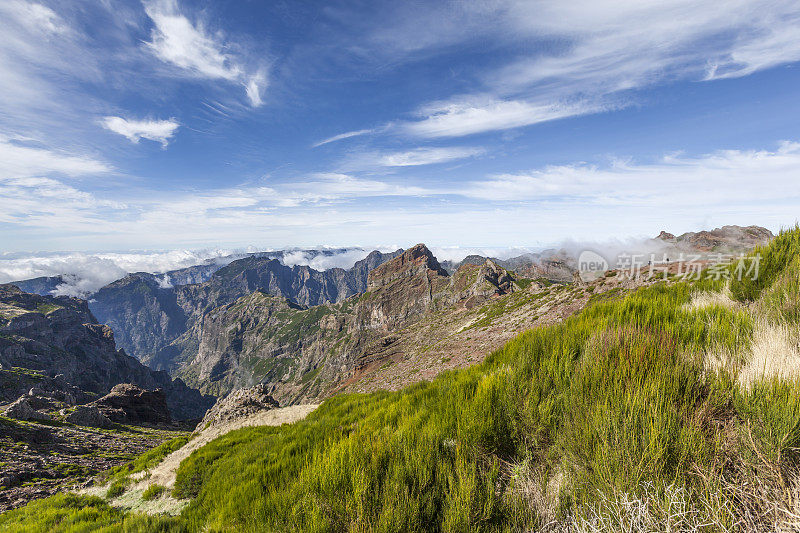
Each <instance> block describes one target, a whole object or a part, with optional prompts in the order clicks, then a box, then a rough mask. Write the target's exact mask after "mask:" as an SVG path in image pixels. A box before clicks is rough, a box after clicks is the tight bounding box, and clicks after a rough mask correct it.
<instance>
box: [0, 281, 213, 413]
mask: <svg viewBox="0 0 800 533" xmlns="http://www.w3.org/2000/svg"><path fill="white" fill-rule="evenodd" d="M40 382H46V383H48V384H50V385H53V386H56V387H58V388H65V387H66V388H67V389H68V392H70V393H72V391H73V388H77V389H78V390H80V391H82V393H88V394H89V395H95V396H99V395H103V394H106V393H107V392H109V391H110V390H111V388H112V387H113V386H114V385H116V384H118V383H134V384H137V385H139V386H141V387H144V388H147V389H156V388H161V389H163V390H164V392H165V393H166V395H167V401H168V403H169V406H170V409H171V410H172V411H173V413H174V416H175V417H176V418H177V419H190V418H199V417H201V416H202V415H203V413H204V412H205V410H206V409H207V408H208V407H210V403H213V399H211V398H204V397H203V396H202V395H201V394H200V393H199V392H198V391H196V390H193V389H190V388H188V387H187V386H186V385H185V384H184V383H183V382H182V381H180V380H173V379H172V378H170V376H169V374H167V373H166V372H157V371H154V370H151V369H149V368H147V367H146V366H144V365H142V364H141V363H140V362H139V361H137V360H136V359H135V358H133V357H129V356H127V355H125V353H124V352H122V351H117V349H116V346H115V342H114V335H113V333H112V331H111V329H110V328H109V327H108V326H105V325H102V324H98V323H97V320H96V319H95V318H94V316H92V313H91V312H90V311H89V307H88V305H87V303H86V301H84V300H79V299H76V298H68V297H57V298H56V297H51V296H39V295H36V294H28V293H24V292H22V291H20V290H19V289H18V288H17V287H15V286H13V285H0V383H1V384H2V386H1V387H0V394H2V398H3V400H4V401H11V400H14V399H16V398H17V397H18V396H19V395H20V394H22V393H24V392H26V391H27V390H28V389H30V388H31V386H33V385H36V384H39V383H40Z"/></svg>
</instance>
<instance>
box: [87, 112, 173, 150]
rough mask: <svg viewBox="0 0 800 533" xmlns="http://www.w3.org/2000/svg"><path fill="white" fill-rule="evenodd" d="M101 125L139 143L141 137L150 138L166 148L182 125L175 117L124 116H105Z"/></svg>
mask: <svg viewBox="0 0 800 533" xmlns="http://www.w3.org/2000/svg"><path fill="white" fill-rule="evenodd" d="M101 125H102V126H103V127H104V128H106V129H107V130H109V131H113V132H114V133H118V134H120V135H122V136H123V137H126V138H127V139H128V140H129V141H131V142H133V143H138V142H139V139H149V140H151V141H155V142H159V143H161V145H162V146H163V147H165V148H166V146H167V145H168V144H169V140H170V139H171V138H172V137H173V136H174V135H175V132H176V131H177V130H178V128H179V127H180V124H179V123H178V122H177V121H176V120H175V119H169V120H129V119H125V118H122V117H105V118H103V120H102V121H101Z"/></svg>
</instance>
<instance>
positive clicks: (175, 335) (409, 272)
mask: <svg viewBox="0 0 800 533" xmlns="http://www.w3.org/2000/svg"><path fill="white" fill-rule="evenodd" d="M771 236H772V234H771V233H770V232H769V231H768V230H766V229H764V228H758V227H754V226H751V227H738V226H725V227H723V228H719V229H715V230H712V231H704V232H699V233H689V234H684V235H681V236H679V237H674V236H672V235H670V234H667V233H664V232H662V234H661V235H659V236H658V237H657V238H656V239H653V240H652V241H651V243H650V245H651V247H653V246H655V247H666V248H668V249H671V250H675V251H683V250H688V251H702V252H716V251H734V250H742V251H744V250H749V249H751V248H752V247H753V246H755V245H757V244H763V243H765V242H767V241H768V240H769V239H770V237H771ZM304 253H305V252H304ZM314 253H319V254H323V255H326V254H327V255H330V254H335V253H336V252H335V251H327V250H326V251H318V252H314ZM312 255H313V254H312ZM292 258H293V257H292V256H291V255H290V254H289V253H288V252H265V253H260V254H250V255H248V256H246V257H242V258H239V259H235V260H232V261H227V262H225V261H222V262H217V263H214V264H205V265H199V266H197V267H189V268H186V269H181V270H176V271H171V272H167V273H165V274H149V273H134V274H130V275H128V276H126V277H124V278H122V279H120V280H117V281H115V282H113V283H111V284H109V285H106V286H105V287H103V288H101V289H100V290H99V291H97V292H95V293H94V294H93V295H92V296H91V300H90V302H89V307H90V309H91V312H92V313H93V314H94V316H96V317H97V319H98V320H99V321H100V322H102V323H105V324H107V325H108V326H110V327H111V328H112V329H113V331H114V332H115V337H116V342H117V347H118V348H121V349H123V350H124V351H125V352H126V353H128V354H130V355H133V356H135V357H136V358H137V359H139V360H140V361H142V362H143V363H145V364H146V365H148V366H149V367H151V368H154V369H157V370H165V371H167V372H169V373H170V374H171V375H172V376H177V377H181V378H182V379H183V380H185V381H186V382H187V383H188V384H189V385H191V386H193V387H196V388H198V389H199V390H201V391H203V392H204V393H209V394H214V395H224V394H227V393H228V392H230V391H231V390H233V389H236V388H239V387H246V386H250V385H253V384H255V383H264V384H266V385H268V386H269V387H270V391H271V393H272V394H274V396H275V397H276V399H278V400H279V401H281V403H287V402H288V403H296V402H300V401H307V400H312V399H319V398H323V397H326V396H327V395H330V394H332V393H334V392H336V391H339V390H346V389H347V388H348V387H351V386H352V385H353V383H355V382H357V381H358V380H361V379H363V377H364V372H365V371H367V370H369V371H374V370H375V366H376V365H380V367H381V368H382V367H385V366H387V365H391V364H394V363H397V362H399V361H401V360H406V361H408V360H410V359H411V360H413V359H415V358H416V359H419V360H425V361H428V358H429V357H430V356H429V355H426V354H424V353H422V352H424V350H423V351H422V352H421V351H420V350H419V349H418V347H419V346H430V347H432V348H434V349H433V351H432V352H431V353H438V349H437V348H435V344H436V343H433V344H429V341H431V339H434V338H435V339H437V342H439V339H441V340H442V343H440V344H441V345H442V346H445V345H447V343H448V342H449V341H450V340H454V339H459V342H460V343H462V344H463V343H465V346H466V347H467V348H469V349H468V350H467V351H470V352H476V353H477V352H483V351H485V350H486V349H487V348H488V347H490V346H492V345H493V343H494V342H495V340H496V339H495V340H493V339H492V338H491V337H497V338H505V335H506V334H507V333H508V332H509V331H510V332H515V331H521V329H522V328H524V327H530V325H531V324H532V323H534V322H536V321H537V320H539V317H545V318H546V317H547V316H551V317H552V316H555V315H553V312H552V311H548V310H547V308H544V309H542V310H535V309H534V308H535V305H533V303H534V302H535V301H536V300H537V299H540V298H541V299H543V300H546V298H545V297H544V296H543V294H542V293H541V289H542V287H544V286H546V285H547V284H549V283H550V282H551V281H556V282H557V283H564V282H571V281H572V279H573V275H574V273H575V271H576V270H575V269H576V259H575V257H574V254H571V253H569V252H567V251H565V250H546V251H543V252H540V253H526V254H523V255H520V256H517V257H513V258H510V259H506V260H500V259H496V258H486V257H482V256H478V255H470V256H467V257H466V258H465V259H463V260H462V261H460V262H458V263H454V262H449V261H444V262H442V263H440V262H439V261H438V260H437V259H436V258H435V257H434V256H433V254H432V253H431V252H430V250H428V248H427V247H425V246H424V245H417V246H415V247H413V248H410V249H408V250H405V251H403V250H397V251H395V252H392V253H381V252H379V251H373V252H371V253H370V254H369V255H367V257H366V258H364V259H363V260H361V261H358V262H357V263H355V265H354V266H353V267H352V268H350V269H342V268H331V269H328V270H324V271H320V270H316V269H314V268H311V267H309V266H300V265H293V266H290V265H291V263H292ZM221 263H226V264H221ZM287 263H288V264H287ZM537 279H545V280H546V283H545V285H544V286H542V285H540V284H538V282H535V280H537ZM518 282H519V283H518ZM532 282H534V284H533V286H532V288H531V290H526V291H523V293H522V294H520V296H518V297H515V298H514V299H513V300H514V301H513V302H511V301H510V300H508V298H500V300H497V302H496V304H491V301H494V300H492V299H493V298H494V299H495V300H496V297H500V296H505V295H509V294H512V293H515V292H519V289H520V288H526V289H527V288H528V287H530V286H531V285H530V284H531V283H532ZM57 283H59V278H37V279H35V280H27V281H24V282H19V283H18V285H19V286H24V287H26V288H28V289H29V290H36V291H37V292H38V291H44V290H48V289H49V288H51V287H52V286H53V285H54V284H57ZM520 283H521V285H520ZM551 296H552V295H549V296H547V298H550V297H551ZM555 300H558V298H555ZM555 300H554V301H555ZM573 300H574V301H575V302H578V301H580V302H583V301H582V300H580V299H579V298H576V297H574V298H573ZM580 305H583V303H580ZM473 308H474V309H476V310H475V311H474V312H472V313H471V314H470V313H467V314H464V313H462V310H465V309H473ZM576 308H577V307H576V305H570V306H567V307H565V308H564V309H563V313H569V312H574V311H575V309H576ZM515 309H516V310H517V311H516V313H517V318H516V319H515V320H514V321H508V322H507V323H504V325H503V327H502V328H499V329H498V330H497V331H493V332H492V335H488V334H483V335H482V336H481V335H477V336H473V335H471V334H464V332H465V331H467V330H470V331H471V330H472V329H473V328H474V327H475V326H472V325H470V324H471V322H470V321H474V322H476V323H477V324H481V325H482V326H488V325H490V324H491V322H492V321H493V320H494V318H496V317H498V316H501V315H503V314H504V313H505V311H513V310H515ZM437 313H438V314H437ZM543 313H544V314H543ZM559 313H561V311H559ZM512 314H513V313H512ZM467 315H469V316H467ZM559 316H561V315H560V314H559ZM423 317H426V320H428V322H431V321H434V322H435V321H439V324H438V325H431V324H428V323H426V325H425V326H420V325H419V324H421V323H422V322H424V321H422V318H423ZM448 323H449V324H450V325H453V324H460V326H459V327H458V328H456V329H453V328H448V327H447V324H448ZM415 324H416V325H415ZM412 326H413V327H412ZM429 326H430V328H429V329H428V330H426V331H425V332H423V329H425V328H428V327H429ZM479 329H480V328H479ZM442 336H443V337H442ZM481 343H483V344H481ZM415 345H416V347H415ZM470 347H471V348H470ZM450 349H454V346H450ZM426 350H427V348H426ZM442 357H443V358H447V356H442ZM428 363H431V364H433V363H435V361H433V360H431V361H428ZM461 364H467V361H466V360H463V361H461ZM416 370H420V368H419V367H417V369H416ZM416 370H415V371H416ZM422 370H424V369H422Z"/></svg>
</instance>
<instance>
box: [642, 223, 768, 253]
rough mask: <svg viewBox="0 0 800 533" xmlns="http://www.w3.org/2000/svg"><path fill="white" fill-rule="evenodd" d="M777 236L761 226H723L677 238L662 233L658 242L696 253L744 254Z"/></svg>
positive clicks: (664, 232) (685, 234)
mask: <svg viewBox="0 0 800 533" xmlns="http://www.w3.org/2000/svg"><path fill="white" fill-rule="evenodd" d="M774 236H775V235H773V233H772V232H771V231H770V230H768V229H766V228H762V227H761V226H746V227H742V226H722V227H721V228H715V229H713V230H710V231H698V232H689V233H684V234H682V235H678V236H677V237H676V236H675V235H673V234H671V233H667V232H666V231H662V232H661V233H660V234H659V235H658V237H656V239H657V240H659V241H663V242H665V243H668V244H672V245H676V246H677V247H678V248H679V249H682V250H690V251H694V252H721V253H731V252H744V251H747V250H750V249H752V248H755V247H756V246H762V245H765V244H767V243H768V242H769V241H770V240H771V239H772V238H773V237H774Z"/></svg>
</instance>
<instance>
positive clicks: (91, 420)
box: [66, 405, 114, 428]
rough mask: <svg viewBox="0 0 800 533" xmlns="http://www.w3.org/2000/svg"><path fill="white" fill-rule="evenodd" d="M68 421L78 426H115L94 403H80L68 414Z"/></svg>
mask: <svg viewBox="0 0 800 533" xmlns="http://www.w3.org/2000/svg"><path fill="white" fill-rule="evenodd" d="M66 421H67V422H69V423H70V424H75V425H76V426H89V427H94V428H111V427H114V423H113V422H112V421H111V420H110V419H109V418H108V417H107V416H106V415H104V414H103V413H102V411H100V409H98V408H97V407H94V406H92V405H79V406H78V407H77V408H76V409H75V411H74V412H72V413H71V414H70V415H69V416H67V418H66Z"/></svg>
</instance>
